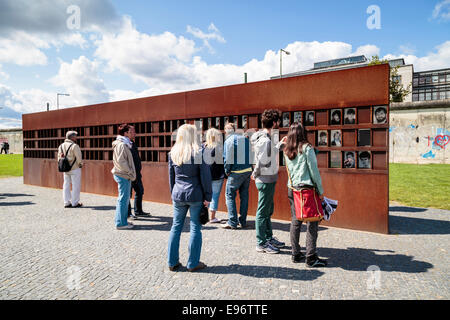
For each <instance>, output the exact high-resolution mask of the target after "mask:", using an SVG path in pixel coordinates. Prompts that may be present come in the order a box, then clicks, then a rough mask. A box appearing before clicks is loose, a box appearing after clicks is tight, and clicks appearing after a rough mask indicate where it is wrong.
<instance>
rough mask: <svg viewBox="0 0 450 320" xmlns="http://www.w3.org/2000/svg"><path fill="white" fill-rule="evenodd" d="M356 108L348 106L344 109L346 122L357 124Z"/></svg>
mask: <svg viewBox="0 0 450 320" xmlns="http://www.w3.org/2000/svg"><path fill="white" fill-rule="evenodd" d="M355 120H356V109H355V108H348V109H344V124H355Z"/></svg>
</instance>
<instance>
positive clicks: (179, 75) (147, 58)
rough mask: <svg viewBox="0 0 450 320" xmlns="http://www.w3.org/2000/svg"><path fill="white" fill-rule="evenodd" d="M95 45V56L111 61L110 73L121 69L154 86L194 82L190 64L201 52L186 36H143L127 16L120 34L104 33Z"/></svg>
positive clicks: (163, 34)
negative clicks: (198, 51)
mask: <svg viewBox="0 0 450 320" xmlns="http://www.w3.org/2000/svg"><path fill="white" fill-rule="evenodd" d="M95 44H96V45H97V46H98V48H97V50H96V51H95V56H96V57H98V58H100V59H103V60H105V61H107V65H108V67H109V71H113V70H119V71H121V72H122V73H125V74H128V75H130V76H131V77H132V78H134V79H139V80H142V81H144V82H146V83H147V84H148V85H149V86H151V87H152V86H153V85H154V84H157V83H160V82H173V83H175V84H176V83H178V84H180V83H183V84H184V83H189V82H191V80H190V78H191V75H190V74H189V68H188V66H187V64H188V62H189V61H191V59H192V56H193V54H194V53H195V52H196V51H197V49H196V48H195V42H194V41H192V40H189V39H186V38H184V37H182V36H180V37H176V36H175V35H174V34H173V33H170V32H164V33H162V34H159V35H148V34H145V33H140V32H138V31H137V30H136V29H135V28H134V27H133V26H132V23H131V20H130V19H129V18H127V17H126V18H124V23H123V27H122V29H121V30H120V32H118V33H117V34H112V33H104V34H103V36H102V38H101V39H100V40H98V41H96V42H95Z"/></svg>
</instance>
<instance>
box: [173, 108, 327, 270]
mask: <svg viewBox="0 0 450 320" xmlns="http://www.w3.org/2000/svg"><path fill="white" fill-rule="evenodd" d="M261 120H262V126H263V129H262V130H260V131H258V132H256V133H255V134H253V135H252V137H251V139H250V140H249V138H247V137H246V136H244V135H243V134H242V133H240V132H238V131H236V129H235V126H234V124H233V123H227V124H226V125H225V141H224V142H222V133H221V132H220V131H219V130H217V129H215V128H211V129H209V130H208V131H207V132H206V141H205V143H204V144H203V145H200V143H199V139H198V138H197V129H196V127H195V126H194V125H191V124H184V125H182V126H181V127H180V128H179V129H178V131H177V137H176V142H175V145H174V146H173V147H172V149H171V151H170V153H169V159H168V161H169V183H170V190H171V194H172V201H173V206H174V218H173V225H172V228H171V231H170V237H169V249H168V264H169V269H170V270H171V271H176V270H178V269H179V268H180V267H181V263H180V261H179V245H180V235H181V230H182V228H183V225H184V221H185V218H186V214H187V211H188V210H189V212H190V240H189V258H188V262H187V269H188V271H195V270H199V269H203V268H205V267H206V264H205V263H203V262H201V261H200V255H201V247H202V235H201V223H200V212H201V210H202V207H203V206H207V207H209V212H210V215H211V221H210V222H211V223H218V222H220V221H219V220H218V219H217V218H216V216H215V214H216V211H217V204H218V199H219V197H220V192H221V189H222V185H223V183H224V179H226V180H227V182H226V187H225V200H226V201H225V202H226V206H227V210H228V219H227V221H226V223H224V225H223V228H224V229H233V230H234V229H238V228H241V229H245V228H246V227H247V212H248V190H249V186H250V181H251V180H254V181H255V184H256V188H257V189H258V207H257V212H256V219H255V229H256V241H257V245H256V251H258V252H264V253H271V254H276V253H279V252H280V249H281V248H283V247H284V246H285V243H283V242H281V241H279V240H278V239H277V238H275V237H274V236H273V231H272V223H271V216H272V214H273V211H274V194H275V185H276V182H277V180H278V169H279V158H278V155H279V151H280V150H282V151H283V154H284V156H285V161H286V166H288V170H289V174H290V179H289V182H288V199H289V202H290V208H291V216H292V222H291V228H290V240H291V244H292V261H293V262H294V263H298V262H301V261H302V260H305V262H306V265H307V266H308V267H324V266H326V265H327V262H326V261H325V260H322V259H320V258H319V257H318V255H317V252H316V251H317V250H316V244H317V236H318V224H319V222H308V223H307V235H306V256H305V255H304V254H303V253H302V252H301V248H300V245H299V239H300V230H301V225H302V222H301V221H299V220H297V218H296V214H295V206H294V200H293V192H292V188H296V189H297V188H298V189H300V188H315V189H316V190H317V192H318V193H319V195H320V198H321V199H323V187H322V181H321V177H320V173H319V169H318V167H317V159H316V153H315V149H314V148H313V147H312V146H311V144H309V143H308V141H307V138H306V137H307V135H306V131H305V129H304V127H303V126H302V125H301V124H300V123H297V122H294V123H293V124H292V125H291V126H290V128H289V132H288V135H287V137H285V138H283V139H282V140H281V141H280V142H278V143H277V144H275V143H274V142H273V139H272V138H273V137H272V136H273V134H274V133H275V132H274V130H276V129H278V128H279V126H280V123H281V112H280V111H278V110H265V111H264V112H263V114H262V116H261ZM250 147H252V148H253V151H254V154H255V163H254V166H253V165H252V163H251V159H250ZM238 192H239V198H240V199H239V200H240V206H239V216H238V211H237V207H236V196H237V193H238Z"/></svg>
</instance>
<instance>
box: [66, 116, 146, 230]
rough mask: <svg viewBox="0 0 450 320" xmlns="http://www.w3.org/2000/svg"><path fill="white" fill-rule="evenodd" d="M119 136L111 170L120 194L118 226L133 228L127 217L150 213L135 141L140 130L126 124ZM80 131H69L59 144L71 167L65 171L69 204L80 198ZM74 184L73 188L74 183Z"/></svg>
mask: <svg viewBox="0 0 450 320" xmlns="http://www.w3.org/2000/svg"><path fill="white" fill-rule="evenodd" d="M118 133H119V134H118V136H117V138H116V140H115V141H114V142H113V144H112V147H113V164H114V168H113V169H112V170H111V173H112V174H113V178H114V180H115V181H116V182H117V185H118V190H119V196H118V201H117V206H116V217H115V223H116V228H117V229H118V230H122V229H131V228H133V224H132V223H130V222H128V221H127V218H128V216H131V217H132V218H133V219H138V217H139V216H150V214H149V213H145V212H144V211H143V210H142V197H143V194H144V186H143V184H142V174H141V168H142V165H141V159H140V157H139V152H138V148H137V146H136V144H135V142H134V139H135V137H136V131H135V129H134V127H133V126H131V125H128V124H122V125H120V126H119V128H118ZM77 136H78V133H77V132H76V131H68V132H67V133H66V139H65V140H64V142H63V143H62V144H61V145H60V146H59V147H58V160H59V159H61V158H62V157H66V158H67V160H68V162H69V164H70V165H71V170H70V171H68V172H64V184H63V199H64V207H65V208H79V207H82V206H83V204H82V203H81V202H79V201H80V190H81V168H82V167H83V162H82V154H81V150H80V146H79V145H78V144H77V143H76V142H77ZM71 186H72V190H71V188H70V187H71ZM133 190H134V192H135V197H134V211H132V210H131V203H130V199H131V197H132V195H133Z"/></svg>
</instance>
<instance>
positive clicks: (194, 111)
mask: <svg viewBox="0 0 450 320" xmlns="http://www.w3.org/2000/svg"><path fill="white" fill-rule="evenodd" d="M388 104H389V66H388V65H386V64H385V65H378V66H371V67H362V68H355V69H347V70H342V71H334V72H325V73H320V74H313V75H307V76H301V77H292V78H285V79H278V80H269V81H261V82H255V83H248V84H239V85H232V86H226V87H219V88H211V89H204V90H196V91H189V92H182V93H176V94H169V95H163V96H157V97H149V98H140V99H133V100H126V101H119V102H111V103H104V104H98V105H92V106H86V107H77V108H70V109H63V110H57V111H49V112H40V113H34V114H26V115H23V130H24V131H25V130H38V129H52V128H64V127H78V126H92V125H102V124H115V123H124V122H134V123H137V122H147V121H160V120H172V119H194V118H206V117H214V116H226V115H239V114H254V113H261V112H262V111H263V110H264V109H266V108H278V109H280V110H282V111H297V110H319V109H331V108H342V107H358V106H373V105H388ZM384 139H387V140H386V141H388V134H387V135H384V136H382V140H384ZM386 145H387V144H386ZM384 158H386V159H388V157H384ZM384 158H383V159H384ZM374 159H375V158H374ZM376 162H377V163H378V162H380V164H379V165H378V164H377V163H376ZM375 166H378V167H379V168H375ZM111 169H112V162H111V161H100V160H97V161H85V166H84V167H83V169H82V191H83V192H92V193H98V194H106V195H117V185H116V183H115V182H114V180H113V177H112V174H111V172H110V171H111ZM374 169H378V170H367V171H365V170H349V171H346V170H332V169H320V172H321V176H322V181H323V185H324V190H325V196H327V197H329V198H332V199H336V200H338V201H339V207H338V210H337V211H336V212H335V213H334V215H333V216H332V219H331V221H330V222H323V224H324V225H329V226H335V227H342V228H349V229H356V230H364V231H372V232H379V233H388V232H389V229H388V202H389V195H388V182H389V175H388V164H387V160H384V161H383V160H381V161H379V160H377V161H375V160H374ZM142 175H143V183H144V189H145V192H144V200H149V201H156V202H164V203H170V202H171V200H170V191H169V184H168V168H167V163H151V162H144V163H143V166H142ZM62 182H63V177H62V174H61V173H59V172H58V170H57V163H56V161H55V160H51V159H34V158H24V183H25V184H32V185H40V186H45V187H53V188H62ZM286 184H287V176H286V171H285V169H284V167H281V168H280V173H279V179H278V182H277V186H276V191H275V212H274V214H273V217H274V218H277V219H284V220H290V219H291V215H290V209H289V202H288V199H287V187H286ZM224 191H225V187H224V188H223V190H222V194H221V198H220V203H219V210H220V211H226V206H225V199H224ZM257 198H258V193H257V190H256V187H255V185H254V183H253V182H252V183H251V187H250V199H249V215H255V214H256V208H257ZM61 202H62V200H61ZM54 205H57V204H54ZM61 205H62V204H61Z"/></svg>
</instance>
